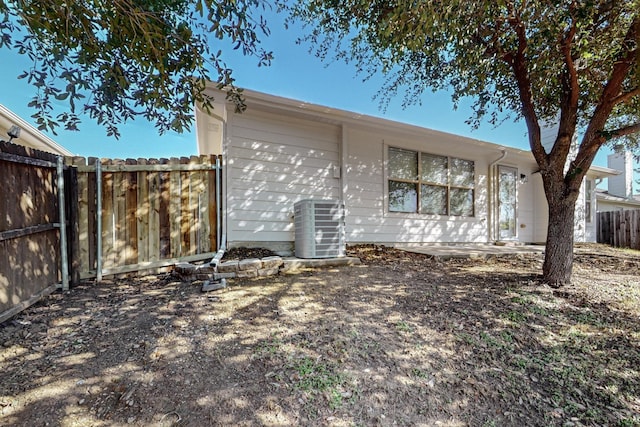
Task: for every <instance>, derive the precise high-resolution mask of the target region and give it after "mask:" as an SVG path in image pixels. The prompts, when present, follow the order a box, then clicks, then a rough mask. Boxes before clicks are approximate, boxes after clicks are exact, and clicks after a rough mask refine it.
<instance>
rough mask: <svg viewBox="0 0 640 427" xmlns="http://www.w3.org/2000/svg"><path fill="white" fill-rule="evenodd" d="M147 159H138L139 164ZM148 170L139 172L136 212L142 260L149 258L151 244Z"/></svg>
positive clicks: (140, 257) (144, 163)
mask: <svg viewBox="0 0 640 427" xmlns="http://www.w3.org/2000/svg"><path fill="white" fill-rule="evenodd" d="M146 164H147V161H146V160H145V159H138V165H146ZM147 175H148V172H145V171H140V172H138V177H137V179H138V181H137V182H138V188H137V199H138V208H137V212H136V220H137V228H136V231H137V242H138V258H139V259H140V260H144V261H146V260H148V259H149V245H148V244H147V239H148V236H149V203H150V201H149V181H148V180H147Z"/></svg>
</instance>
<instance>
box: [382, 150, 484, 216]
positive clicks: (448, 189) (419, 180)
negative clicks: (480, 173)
mask: <svg viewBox="0 0 640 427" xmlns="http://www.w3.org/2000/svg"><path fill="white" fill-rule="evenodd" d="M393 150H397V151H405V152H410V153H415V154H416V161H417V165H416V170H417V176H416V177H415V179H406V178H394V176H393V175H394V174H393V171H392V170H391V152H392V151H393ZM423 155H425V156H432V157H435V158H442V159H445V160H446V184H442V183H438V182H435V181H429V180H423V173H422V172H423V170H422V169H423V168H422V166H423V165H422V158H423ZM385 158H386V162H385V166H386V167H385V174H384V175H385V197H384V198H385V211H386V212H387V213H389V214H393V215H418V216H420V217H425V216H448V217H451V218H460V219H465V218H475V217H476V213H477V208H476V202H477V200H476V187H477V182H476V162H475V161H474V160H469V159H465V158H462V157H456V156H450V155H442V154H436V153H429V152H426V151H422V150H416V149H409V148H403V147H399V146H395V145H386V149H385ZM455 160H458V161H462V162H466V163H468V164H469V166H470V168H471V176H470V178H471V180H470V184H471V186H469V185H461V184H454V183H453V179H452V174H451V170H452V162H453V161H455ZM392 181H393V182H396V183H406V184H411V185H413V186H414V188H415V194H416V196H415V197H416V201H415V206H416V209H415V210H413V211H401V210H392V207H391V197H390V187H391V182H392ZM423 186H430V187H434V188H440V189H442V188H443V189H444V192H445V201H446V209H445V213H437V212H423V206H422V203H421V197H422V194H423ZM452 190H463V191H467V192H468V191H470V192H471V206H470V214H469V215H456V214H452V213H451V212H452V206H451V200H452V196H451V194H452ZM461 210H463V211H465V210H467V208H466V207H465V206H463V207H462V209H461Z"/></svg>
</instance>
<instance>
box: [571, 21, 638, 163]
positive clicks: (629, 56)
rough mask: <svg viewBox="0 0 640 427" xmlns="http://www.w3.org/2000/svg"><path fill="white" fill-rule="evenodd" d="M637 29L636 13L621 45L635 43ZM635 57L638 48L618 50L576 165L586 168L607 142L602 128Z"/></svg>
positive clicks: (586, 132)
mask: <svg viewBox="0 0 640 427" xmlns="http://www.w3.org/2000/svg"><path fill="white" fill-rule="evenodd" d="M638 31H640V16H638V15H636V17H635V19H634V20H633V22H632V23H631V25H630V26H629V30H628V31H627V34H626V35H625V37H624V42H623V46H624V45H625V44H628V43H635V40H636V38H637V37H638ZM637 58H638V48H634V49H629V50H624V49H623V50H622V51H621V52H620V57H619V58H618V59H617V60H616V61H615V63H614V65H613V68H612V70H611V73H610V74H609V80H608V81H607V83H606V84H605V86H604V89H603V90H602V94H601V95H600V100H599V102H598V105H597V106H596V108H595V110H594V112H593V115H592V116H591V121H590V122H589V125H588V126H587V130H586V131H585V133H584V136H583V138H582V142H581V144H580V150H579V151H578V154H577V156H576V159H575V164H576V166H577V167H579V168H582V169H588V167H589V166H590V165H591V162H593V159H594V157H595V155H596V153H597V152H598V150H599V149H600V147H601V146H602V145H603V144H604V143H606V142H607V138H606V134H605V133H604V132H602V130H603V129H604V126H605V124H606V123H607V120H608V119H609V116H610V115H611V111H612V110H613V107H614V106H615V105H616V104H615V102H614V100H616V99H617V98H618V96H619V93H620V90H621V88H622V84H623V82H624V80H625V78H626V77H627V76H628V74H629V72H630V71H631V69H632V67H633V66H634V65H635V63H636V60H637ZM585 166H586V167H585Z"/></svg>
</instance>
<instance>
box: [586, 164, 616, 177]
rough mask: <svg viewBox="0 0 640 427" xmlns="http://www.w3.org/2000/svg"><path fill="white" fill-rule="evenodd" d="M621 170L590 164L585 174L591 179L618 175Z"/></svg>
mask: <svg viewBox="0 0 640 427" xmlns="http://www.w3.org/2000/svg"><path fill="white" fill-rule="evenodd" d="M621 173H622V172H621V171H619V170H617V169H611V168H605V167H603V166H594V165H592V166H591V167H590V168H589V171H588V172H587V176H588V177H589V178H593V179H602V178H609V177H611V176H616V175H620V174H621Z"/></svg>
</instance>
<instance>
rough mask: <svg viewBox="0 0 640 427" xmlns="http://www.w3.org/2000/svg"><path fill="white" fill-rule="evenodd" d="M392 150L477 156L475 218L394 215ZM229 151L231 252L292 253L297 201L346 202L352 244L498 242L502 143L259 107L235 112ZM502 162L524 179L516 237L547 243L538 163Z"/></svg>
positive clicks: (515, 159)
mask: <svg viewBox="0 0 640 427" xmlns="http://www.w3.org/2000/svg"><path fill="white" fill-rule="evenodd" d="M389 147H395V148H404V149H408V150H416V151H421V152H425V153H429V154H435V155H443V156H451V157H457V158H461V159H466V160H473V161H474V165H475V206H474V207H475V214H474V216H472V217H456V216H440V215H422V214H411V213H397V212H389V210H388V208H387V196H386V195H387V191H388V189H387V182H388V177H387V170H386V161H387V152H388V148H389ZM224 154H225V158H226V159H227V165H226V187H227V197H226V203H227V209H226V211H227V241H228V244H229V247H236V246H264V247H270V248H272V249H274V250H276V251H278V252H280V253H283V254H285V253H290V252H291V251H292V249H293V241H294V240H295V233H294V221H293V205H294V203H296V202H297V201H299V200H302V199H320V200H322V199H334V200H335V199H338V200H339V199H342V200H343V203H344V205H345V237H346V241H347V243H349V244H357V243H378V244H406V245H412V244H414V245H418V244H424V243H442V244H446V243H488V242H491V241H492V238H491V236H490V222H491V221H492V218H491V206H490V204H491V202H490V194H489V192H490V189H489V180H490V172H489V169H490V164H492V163H493V162H494V161H495V160H496V159H498V158H499V157H500V156H501V147H499V146H494V145H491V144H487V143H479V141H475V140H471V139H468V138H463V137H460V136H456V135H451V134H447V133H442V132H437V131H429V130H424V132H421V133H420V134H416V133H411V132H406V133H402V132H398V131H397V130H385V129H384V128H372V127H370V126H359V125H353V124H349V125H344V124H338V123H323V122H321V121H318V120H314V119H312V118H300V117H295V118H294V117H291V116H286V115H281V114H276V113H273V112H267V111H260V110H257V109H252V110H248V111H247V112H245V113H244V114H242V115H231V116H230V118H229V120H228V123H227V138H226V151H225V153H224ZM342 163H343V164H342ZM499 164H501V165H506V166H510V167H515V168H517V170H518V176H519V175H520V174H523V175H525V176H526V177H527V179H526V182H524V183H520V184H518V217H517V220H518V224H517V232H518V236H517V240H518V241H521V242H537V241H543V240H544V238H543V237H540V236H544V235H545V234H546V221H544V220H541V219H540V218H539V211H540V206H541V204H543V205H544V206H545V207H546V203H545V202H544V195H543V194H542V196H540V193H541V183H540V182H538V181H539V177H538V178H537V179H536V177H535V175H533V174H532V172H533V171H534V170H535V168H534V166H535V163H533V161H532V160H531V159H529V158H527V157H526V156H524V155H520V154H519V155H514V154H513V153H511V157H507V158H505V159H504V160H503V161H501V162H500V163H499ZM541 202H542V203H541Z"/></svg>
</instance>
